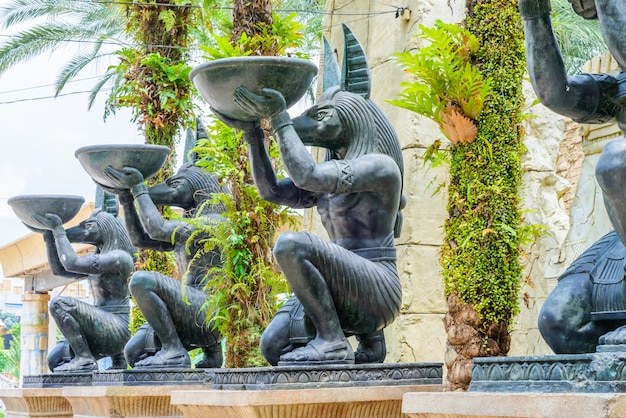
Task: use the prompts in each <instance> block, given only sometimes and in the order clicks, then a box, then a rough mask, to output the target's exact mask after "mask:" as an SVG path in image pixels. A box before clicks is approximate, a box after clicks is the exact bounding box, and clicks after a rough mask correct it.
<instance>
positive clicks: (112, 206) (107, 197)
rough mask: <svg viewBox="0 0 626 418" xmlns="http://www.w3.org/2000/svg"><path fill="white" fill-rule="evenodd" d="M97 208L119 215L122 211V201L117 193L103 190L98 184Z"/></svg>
mask: <svg viewBox="0 0 626 418" xmlns="http://www.w3.org/2000/svg"><path fill="white" fill-rule="evenodd" d="M95 208H96V209H101V210H103V211H105V212H108V213H110V214H111V215H113V216H118V215H119V212H120V203H119V200H118V198H117V196H116V195H114V194H113V193H109V192H107V191H104V190H102V189H101V188H100V187H97V186H96V202H95Z"/></svg>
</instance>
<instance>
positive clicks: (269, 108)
mask: <svg viewBox="0 0 626 418" xmlns="http://www.w3.org/2000/svg"><path fill="white" fill-rule="evenodd" d="M344 34H345V41H346V54H347V55H349V57H346V59H345V60H344V66H343V76H340V75H339V67H338V64H337V63H336V61H335V60H334V56H333V53H332V50H330V49H329V48H326V54H325V56H326V58H325V66H324V69H325V74H324V94H323V95H322V97H321V99H320V100H319V102H318V103H317V104H316V105H315V106H313V107H312V108H310V109H309V110H307V111H306V112H304V114H303V115H302V116H299V117H297V118H294V119H292V118H291V117H290V116H289V114H288V113H287V112H286V108H287V103H286V100H285V98H284V93H283V91H282V90H281V86H280V85H278V86H263V85H262V84H261V85H260V88H259V89H258V90H259V91H257V92H255V91H253V89H252V88H250V87H248V86H243V87H239V88H235V89H234V90H235V91H234V95H233V98H232V99H231V100H234V102H235V103H236V104H237V105H238V106H239V108H240V110H241V111H242V112H243V113H244V114H246V115H247V116H246V117H244V118H236V117H233V115H232V114H228V113H227V112H226V113H225V112H222V111H221V108H220V103H213V102H211V100H210V97H209V98H207V95H208V94H209V92H207V94H205V92H203V91H202V89H201V91H200V92H201V93H202V94H203V96H204V97H205V98H207V100H208V101H209V103H210V104H211V106H212V107H213V109H214V111H215V112H216V114H217V115H218V117H219V118H221V119H222V120H223V121H224V122H225V123H227V124H229V125H231V126H233V127H235V128H238V129H241V130H243V131H244V138H245V140H246V142H247V144H248V152H249V158H250V164H251V167H252V174H253V177H254V182H255V184H256V187H257V188H258V190H259V194H260V195H261V197H262V198H264V199H266V200H269V201H271V202H274V203H277V204H281V205H286V206H290V207H293V208H310V207H314V206H316V207H317V209H318V212H319V214H320V216H321V219H322V222H323V225H324V227H325V229H326V231H327V232H328V235H329V236H330V241H326V240H324V239H322V238H320V237H317V236H315V235H312V234H310V233H307V232H286V233H283V234H282V235H280V236H279V238H278V240H277V242H276V244H275V246H274V256H275V258H276V261H277V263H278V264H279V266H280V268H281V270H282V271H283V273H284V274H285V277H286V279H287V281H288V282H289V284H290V286H291V289H292V291H293V293H294V295H295V296H294V297H293V298H292V299H290V300H289V301H287V302H286V303H285V305H284V306H283V307H282V308H281V309H280V310H279V312H278V313H277V314H276V316H275V317H274V319H273V320H272V322H271V323H270V325H269V326H268V328H267V329H266V330H265V332H264V333H263V336H262V338H261V351H262V353H263V355H264V356H265V357H266V359H267V360H268V361H269V363H270V364H272V365H276V364H278V365H311V364H350V363H354V362H359V363H365V362H374V361H382V360H383V359H384V358H385V354H386V349H385V344H384V334H383V328H384V327H386V326H387V325H389V324H390V323H391V322H392V321H393V320H394V319H395V318H396V316H397V315H398V313H399V310H400V304H401V295H402V291H401V286H400V280H399V277H398V271H397V267H396V250H395V246H394V237H397V236H399V234H400V229H401V209H402V207H403V206H404V197H403V196H402V172H403V161H402V153H401V148H400V144H399V142H398V138H397V136H396V133H395V131H394V129H393V127H392V126H391V124H390V122H389V121H388V119H387V118H386V117H385V116H384V114H383V113H382V111H381V110H380V109H379V108H378V106H376V105H375V104H374V103H373V102H372V101H371V100H370V99H369V93H370V82H369V65H368V63H367V60H366V59H365V55H364V53H363V49H362V47H361V45H360V44H359V42H358V40H357V39H356V38H355V37H354V35H353V34H352V32H351V31H350V30H349V29H348V28H347V27H345V26H344ZM245 65H246V63H242V67H241V68H242V70H243V69H244V66H245ZM357 77H358V78H357ZM308 83H310V80H309V81H308ZM340 86H341V87H340ZM235 87H236V86H235ZM263 87H265V88H263ZM231 94H232V93H231ZM261 119H268V120H269V121H270V122H271V127H272V131H273V134H274V137H275V138H276V139H277V141H278V144H279V148H280V154H281V157H282V160H283V163H284V166H285V168H286V170H287V172H288V174H289V177H288V178H284V179H278V178H277V175H276V173H275V171H274V169H273V167H272V165H271V163H270V159H269V156H268V153H267V150H266V147H265V143H264V132H263V130H262V129H261V128H260V124H259V121H260V120H261ZM307 146H318V147H323V148H326V149H327V158H326V160H325V161H323V162H319V163H317V162H315V161H314V159H313V157H312V156H311V154H310V152H309V151H308V149H307ZM351 335H356V336H357V339H358V340H359V342H360V344H359V347H358V349H357V351H356V353H355V352H354V351H353V349H352V348H351V346H350V344H349V342H348V340H347V336H351Z"/></svg>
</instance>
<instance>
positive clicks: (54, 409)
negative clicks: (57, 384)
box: [0, 388, 74, 418]
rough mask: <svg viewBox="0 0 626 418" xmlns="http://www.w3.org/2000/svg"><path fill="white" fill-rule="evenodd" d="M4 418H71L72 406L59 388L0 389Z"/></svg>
mask: <svg viewBox="0 0 626 418" xmlns="http://www.w3.org/2000/svg"><path fill="white" fill-rule="evenodd" d="M0 399H2V402H4V406H5V411H6V412H5V416H6V418H18V417H46V418H72V417H74V412H73V410H72V406H71V405H70V403H69V402H68V401H67V399H65V397H64V396H63V395H62V389H61V388H46V389H41V388H37V389H17V388H16V389H0Z"/></svg>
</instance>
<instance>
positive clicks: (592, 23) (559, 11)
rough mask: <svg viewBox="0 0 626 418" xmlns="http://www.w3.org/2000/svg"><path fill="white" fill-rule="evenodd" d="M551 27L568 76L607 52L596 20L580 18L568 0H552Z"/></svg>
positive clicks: (578, 71)
mask: <svg viewBox="0 0 626 418" xmlns="http://www.w3.org/2000/svg"><path fill="white" fill-rule="evenodd" d="M552 26H553V27H554V33H555V35H556V38H557V41H558V43H559V47H560V48H561V53H562V54H563V61H564V62H565V67H566V68H567V72H568V73H569V74H576V73H580V72H581V70H582V66H583V64H584V63H585V62H586V61H588V60H590V59H591V58H593V57H595V56H597V55H600V54H602V53H603V52H604V51H606V50H607V48H606V44H605V43H604V39H603V38H602V31H601V30H600V24H599V23H598V20H597V19H593V20H588V19H583V18H581V17H580V16H578V15H577V14H576V13H575V12H574V9H572V6H571V4H570V3H569V1H568V0H552Z"/></svg>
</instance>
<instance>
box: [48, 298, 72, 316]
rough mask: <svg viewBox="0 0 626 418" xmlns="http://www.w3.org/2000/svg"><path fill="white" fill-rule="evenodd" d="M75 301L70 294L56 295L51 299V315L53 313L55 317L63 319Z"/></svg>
mask: <svg viewBox="0 0 626 418" xmlns="http://www.w3.org/2000/svg"><path fill="white" fill-rule="evenodd" d="M73 301H74V300H73V299H72V298H70V297H68V296H55V297H54V298H52V300H51V301H50V305H48V309H49V310H50V315H52V317H53V318H54V319H61V318H62V317H63V316H64V315H66V314H67V313H68V312H69V310H70V309H71V307H72V306H73V305H74V303H73Z"/></svg>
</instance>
